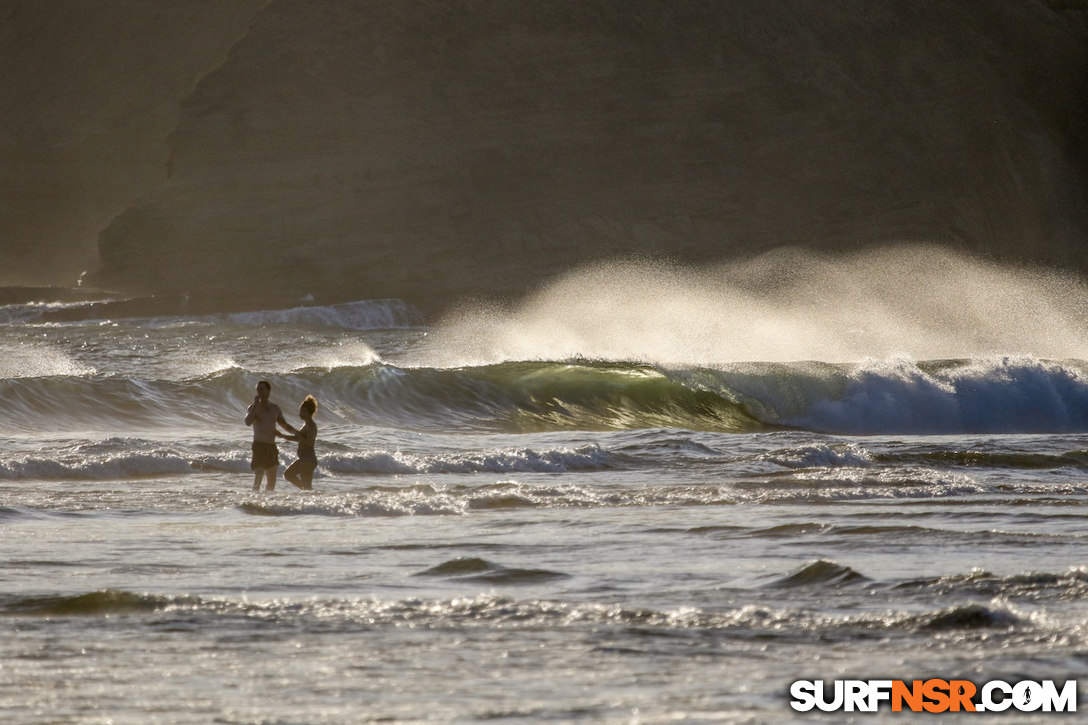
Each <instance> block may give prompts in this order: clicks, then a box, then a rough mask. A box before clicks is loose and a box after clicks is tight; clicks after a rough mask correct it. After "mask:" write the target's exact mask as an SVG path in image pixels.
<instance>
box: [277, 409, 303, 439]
mask: <svg viewBox="0 0 1088 725" xmlns="http://www.w3.org/2000/svg"><path fill="white" fill-rule="evenodd" d="M276 422H277V423H279V424H280V426H282V427H283V428H284V429H286V430H289V431H291V432H292V433H295V434H298V429H297V428H295V427H293V426H292V425H291V424H290V423H288V422H287V421H286V420H284V418H283V411H279V412H277V413H276Z"/></svg>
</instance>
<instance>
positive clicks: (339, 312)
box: [204, 299, 423, 330]
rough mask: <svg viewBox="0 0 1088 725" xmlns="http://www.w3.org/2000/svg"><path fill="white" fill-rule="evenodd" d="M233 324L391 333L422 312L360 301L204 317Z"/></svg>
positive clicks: (395, 303) (413, 323)
mask: <svg viewBox="0 0 1088 725" xmlns="http://www.w3.org/2000/svg"><path fill="white" fill-rule="evenodd" d="M204 319H206V320H210V321H216V322H228V323H230V324H233V325H255V326H261V325H275V324H281V325H287V324H289V325H309V326H325V327H341V328H344V329H346V330H392V329H402V328H411V327H418V326H419V325H421V324H422V323H423V315H422V313H421V312H420V311H419V310H418V309H416V308H415V307H412V306H411V305H409V304H408V303H407V302H404V301H403V300H397V299H388V300H360V301H358V302H347V303H344V304H339V305H327V306H312V307H292V308H290V309H286V310H262V311H259V312H239V313H233V314H227V315H216V316H214V317H210V318H204Z"/></svg>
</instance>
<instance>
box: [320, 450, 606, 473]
mask: <svg viewBox="0 0 1088 725" xmlns="http://www.w3.org/2000/svg"><path fill="white" fill-rule="evenodd" d="M619 463H620V460H619V458H618V457H617V456H615V455H614V454H611V453H608V452H607V451H604V450H603V449H601V448H600V446H597V445H586V446H580V447H579V448H576V449H572V448H554V449H548V450H544V451H534V450H532V449H528V448H518V449H508V450H498V451H488V452H472V453H450V454H438V455H423V454H415V453H406V452H401V451H396V452H388V451H375V452H369V453H362V454H339V455H329V456H324V457H323V458H322V462H321V465H322V467H324V468H326V469H327V470H328V471H330V472H332V473H377V474H390V473H393V474H412V473H564V472H570V471H601V470H608V469H611V468H615V467H617V466H618V465H619Z"/></svg>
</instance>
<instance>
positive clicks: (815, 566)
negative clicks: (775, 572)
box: [770, 559, 869, 587]
mask: <svg viewBox="0 0 1088 725" xmlns="http://www.w3.org/2000/svg"><path fill="white" fill-rule="evenodd" d="M867 581H869V579H868V578H867V577H865V576H863V575H861V574H859V573H858V572H856V571H854V570H853V569H851V568H850V567H848V566H843V565H841V564H836V563H835V562H833V561H827V560H824V559H821V560H819V561H813V562H810V563H808V564H806V565H805V566H803V567H801V568H800V569H798V570H797V571H795V572H793V573H792V574H789V575H788V576H785V577H782V578H781V579H778V580H776V581H774V582H772V583H771V584H770V586H772V587H807V586H817V585H831V586H840V585H843V584H857V583H861V582H867Z"/></svg>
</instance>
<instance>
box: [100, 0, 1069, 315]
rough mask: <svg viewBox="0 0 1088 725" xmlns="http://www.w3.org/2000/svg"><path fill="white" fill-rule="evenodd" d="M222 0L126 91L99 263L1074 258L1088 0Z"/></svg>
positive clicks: (234, 276) (200, 279) (245, 277)
mask: <svg viewBox="0 0 1088 725" xmlns="http://www.w3.org/2000/svg"><path fill="white" fill-rule="evenodd" d="M160 7H162V8H165V9H164V10H160V9H159V8H160ZM171 7H172V5H171V4H166V5H164V6H160V5H158V4H145V5H143V6H142V10H141V12H143V13H161V12H169V11H170V8H171ZM173 7H176V4H175V6H173ZM151 8H154V10H152V9H151ZM244 10H245V12H242V11H241V10H239V11H237V12H235V13H234V14H233V15H232V16H231V19H230V20H229V22H226V21H224V20H221V19H216V18H212V17H210V15H211V14H212V13H211V12H210V11H207V12H205V13H204V15H203V16H201V17H196V15H195V14H194V15H193V17H192V18H191V24H190V25H188V26H186V25H185V23H180V25H181V26H185V27H186V28H187V29H186V31H185V32H187V33H190V35H192V34H193V32H194V30H193V29H195V28H198V27H206V26H209V25H214V26H215V27H216V29H217V31H218V32H219V36H218V37H222V38H226V37H230V38H231V43H232V44H231V45H230V46H229V50H226V51H225V52H224V53H223V55H222V56H221V57H219V58H218V59H217V64H216V65H215V66H214V67H207V68H204V69H203V70H202V71H201V72H200V75H199V80H198V81H197V82H195V83H194V84H193V85H192V86H191V87H185V88H184V89H181V88H179V87H178V84H175V87H174V88H173V91H172V92H175V93H177V92H178V91H179V90H181V91H182V92H180V93H178V103H177V106H176V108H174V109H172V110H171V111H170V112H168V113H165V112H163V111H162V109H158V110H156V109H155V108H149V109H148V114H149V115H150V116H152V117H154V119H155V123H156V124H158V126H157V127H156V130H154V131H148V133H149V134H151V135H154V134H155V133H161V132H162V125H163V124H165V123H167V122H169V124H170V130H169V134H168V135H166V134H163V136H162V140H161V147H160V146H154V145H153V144H151V145H149V147H152V146H153V147H154V148H156V149H159V150H161V154H160V155H159V157H158V160H157V164H158V166H157V170H158V173H159V176H158V177H154V175H153V174H150V173H147V174H144V175H141V176H139V179H140V181H139V184H140V186H141V189H140V191H141V192H142V193H141V194H140V195H139V197H138V198H137V197H136V195H131V197H130V198H127V199H126V200H125V207H124V209H123V210H120V211H119V213H117V214H116V215H115V216H114V217H113V218H112V219H111V220H110V221H109V223H108V224H104V225H103V229H102V232H101V235H100V238H99V250H100V258H101V259H100V261H101V266H100V269H99V270H98V272H97V275H96V277H95V278H96V280H97V282H98V283H99V284H101V285H104V286H109V287H114V288H122V289H126V290H131V291H136V292H152V293H182V292H189V293H190V294H191V295H193V296H194V297H198V298H200V299H204V300H207V301H208V304H211V305H221V306H244V305H266V304H269V303H271V302H275V301H285V302H293V301H294V300H296V299H298V298H299V297H301V296H303V295H308V294H309V295H313V296H314V297H315V298H316V299H317V300H318V301H337V300H343V299H359V298H368V297H370V298H373V297H401V298H405V299H408V300H412V301H415V302H419V303H422V304H424V305H432V306H441V305H443V304H445V303H447V302H449V301H451V300H454V299H457V298H459V297H464V296H469V295H479V294H485V295H486V294H498V295H517V294H519V293H521V292H523V291H524V290H526V289H527V288H529V287H531V286H533V285H534V284H536V283H538V282H539V281H541V280H542V279H544V278H547V277H548V276H550V275H553V274H556V273H557V272H560V271H562V270H565V269H568V268H571V267H574V266H577V265H579V264H581V263H583V262H586V261H589V260H594V259H600V258H604V257H614V256H624V257H629V256H668V257H670V258H672V259H674V260H679V261H691V262H694V263H700V262H707V261H711V260H722V259H729V258H731V257H736V256H744V255H749V254H752V253H754V252H757V251H759V250H762V249H766V248H769V247H775V246H780V245H799V246H810V247H815V248H820V249H842V248H850V249H853V248H856V247H859V246H866V245H882V244H887V243H892V242H897V241H915V240H925V241H936V242H939V243H944V244H948V245H952V246H956V247H959V248H965V249H970V250H974V251H977V252H979V253H981V254H982V255H985V256H989V257H997V258H1010V259H1017V260H1031V261H1034V262H1040V263H1045V264H1053V265H1058V266H1063V267H1073V268H1076V269H1079V270H1081V271H1086V272H1088V258H1086V255H1085V253H1084V241H1085V233H1086V231H1088V144H1086V141H1085V138H1086V137H1088V124H1086V120H1088V101H1086V94H1088V42H1086V41H1088V30H1086V24H1085V17H1086V6H1085V4H1084V3H1080V2H1075V1H1070V2H1061V3H1059V2H1044V1H1043V0H992V1H989V2H985V3H964V2H958V1H953V0H947V1H946V0H933V1H932V2H926V3H901V2H892V1H890V0H889V1H888V2H882V1H878V2H872V0H828V1H826V2H807V1H801V0H767V1H762V0H761V1H760V2H711V1H704V0H677V1H674V2H662V1H661V0H528V1H526V2H506V1H503V0H457V1H456V2H432V1H415V0H372V1H370V2H365V3H360V2H349V1H347V0H343V1H335V0H334V1H330V2H322V3H313V2H308V1H307V0H270V1H269V2H267V3H265V4H262V5H259V6H257V5H252V6H247V7H246V8H244ZM240 25H244V27H242V28H241V29H240V30H241V32H239V33H237V34H235V33H234V31H236V30H239V26H240ZM227 26H229V28H230V30H231V32H227ZM118 42H119V43H121V44H122V45H123V44H124V43H126V42H131V39H128V40H126V39H125V38H121V39H119V40H118ZM171 52H173V53H175V54H177V53H180V54H181V55H184V52H181V51H177V50H176V49H175V50H173V51H171ZM212 55H214V54H212ZM208 56H209V54H208V53H207V52H205V53H203V54H202V55H201V57H202V58H204V59H205V60H204V61H203V62H204V64H205V65H207V64H208V63H207V58H208ZM91 57H92V62H97V61H94V60H93V58H94V56H91ZM195 65H200V64H199V63H196V64H195ZM193 66H194V62H193V61H191V60H190V65H189V67H190V68H192V67H193ZM110 72H111V73H114V74H116V75H117V83H118V84H119V88H121V89H123V88H125V87H126V84H128V83H129V81H127V80H125V79H124V77H123V75H124V74H123V72H119V70H118V69H116V68H112V66H111V70H110ZM137 75H138V74H137ZM121 92H122V91H120V90H119V91H118V93H121ZM167 95H169V94H167ZM162 103H163V104H165V103H166V101H165V100H163V101H162ZM134 123H135V121H134ZM130 180H131V179H130Z"/></svg>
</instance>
